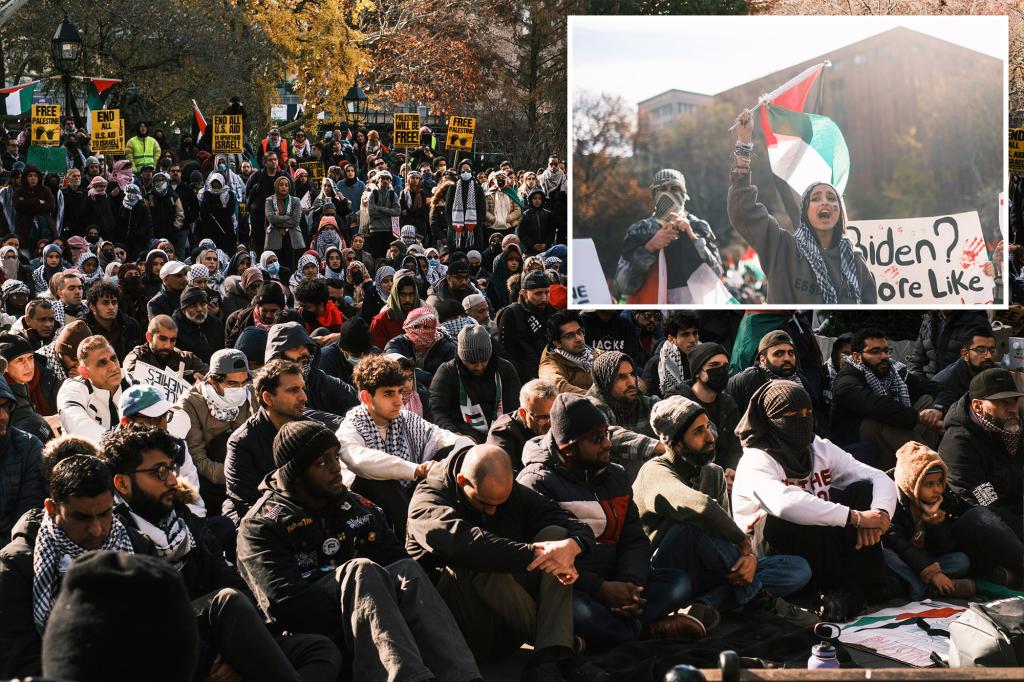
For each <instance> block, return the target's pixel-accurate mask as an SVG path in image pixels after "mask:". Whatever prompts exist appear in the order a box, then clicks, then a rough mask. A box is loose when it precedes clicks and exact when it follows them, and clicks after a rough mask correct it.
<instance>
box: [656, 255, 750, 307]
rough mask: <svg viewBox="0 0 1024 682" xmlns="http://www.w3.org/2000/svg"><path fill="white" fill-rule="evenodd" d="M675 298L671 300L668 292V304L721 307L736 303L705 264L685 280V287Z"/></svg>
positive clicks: (671, 296)
mask: <svg viewBox="0 0 1024 682" xmlns="http://www.w3.org/2000/svg"><path fill="white" fill-rule="evenodd" d="M676 297H677V299H678V300H673V294H672V293H671V292H670V294H669V303H686V304H691V303H694V304H699V305H706V306H721V305H727V304H735V303H737V302H738V301H737V300H736V299H735V298H734V297H733V295H732V294H731V293H729V290H728V289H726V288H725V285H724V284H722V280H720V279H719V278H718V275H716V274H715V271H714V270H712V269H711V268H710V267H709V266H708V264H707V263H701V264H700V265H699V266H698V267H697V269H696V270H694V271H693V274H692V275H690V276H689V278H687V280H686V286H685V287H684V288H683V289H682V290H681V291H680V292H679V293H678V294H676Z"/></svg>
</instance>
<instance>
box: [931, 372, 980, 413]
mask: <svg viewBox="0 0 1024 682" xmlns="http://www.w3.org/2000/svg"><path fill="white" fill-rule="evenodd" d="M973 378H974V375H973V374H971V369H970V367H969V366H968V364H967V363H966V362H964V359H963V358H960V359H959V360H957V361H956V362H954V363H953V364H952V365H950V366H949V367H947V368H946V369H944V370H942V371H941V372H939V373H938V374H936V375H935V376H934V377H932V381H934V382H935V384H936V385H937V386H938V394H937V395H936V397H935V409H936V410H942V413H943V414H945V413H946V412H947V411H949V408H950V407H952V406H953V403H955V402H956V401H958V400H960V398H963V397H964V394H966V393H967V389H969V388H970V387H971V379H973Z"/></svg>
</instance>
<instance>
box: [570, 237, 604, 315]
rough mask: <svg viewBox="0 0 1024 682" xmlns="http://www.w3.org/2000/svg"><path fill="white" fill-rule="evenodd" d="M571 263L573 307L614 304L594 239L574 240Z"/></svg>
mask: <svg viewBox="0 0 1024 682" xmlns="http://www.w3.org/2000/svg"><path fill="white" fill-rule="evenodd" d="M569 262H570V263H572V279H573V281H572V302H573V305H582V304H587V303H608V304H611V303H612V295H611V293H610V292H609V291H608V283H607V282H605V281H604V270H602V269H601V261H600V260H598V258H597V249H596V248H595V247H594V240H593V239H573V240H572V256H571V257H570V259H569Z"/></svg>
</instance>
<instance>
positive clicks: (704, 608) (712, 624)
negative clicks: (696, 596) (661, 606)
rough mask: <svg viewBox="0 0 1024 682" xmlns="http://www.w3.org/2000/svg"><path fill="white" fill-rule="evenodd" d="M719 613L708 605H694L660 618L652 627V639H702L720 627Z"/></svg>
mask: <svg viewBox="0 0 1024 682" xmlns="http://www.w3.org/2000/svg"><path fill="white" fill-rule="evenodd" d="M720 620H721V618H720V616H719V615H718V611H716V610H715V609H714V608H712V607H710V606H708V605H706V604H698V603H693V604H690V605H689V606H687V607H686V608H682V609H679V610H678V611H676V612H675V613H670V614H669V615H667V616H665V617H664V618H659V619H658V620H656V621H654V622H653V623H651V625H650V631H651V636H652V637H658V638H666V637H673V638H687V639H701V638H703V637H706V636H707V634H708V633H709V632H710V631H711V630H714V629H715V628H716V627H718V623H719V621H720Z"/></svg>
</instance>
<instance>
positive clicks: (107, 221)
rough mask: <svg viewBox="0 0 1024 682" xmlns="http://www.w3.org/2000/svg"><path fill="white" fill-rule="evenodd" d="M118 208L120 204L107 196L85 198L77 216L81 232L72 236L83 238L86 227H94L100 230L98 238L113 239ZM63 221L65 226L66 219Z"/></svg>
mask: <svg viewBox="0 0 1024 682" xmlns="http://www.w3.org/2000/svg"><path fill="white" fill-rule="evenodd" d="M119 208H120V204H118V203H115V201H114V200H113V199H111V198H110V195H109V194H100V195H98V196H92V197H86V199H85V201H83V202H82V207H81V213H80V214H79V216H78V220H79V224H80V225H81V226H82V227H81V231H79V232H73V234H77V235H79V236H83V235H85V228H86V227H88V226H89V225H96V226H97V227H99V228H100V236H101V237H103V239H105V240H111V239H114V237H115V236H116V232H117V209H119ZM64 221H65V224H66V223H67V218H65V220H64ZM75 229H78V228H75ZM117 241H120V239H118V240H117ZM129 255H134V254H129Z"/></svg>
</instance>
